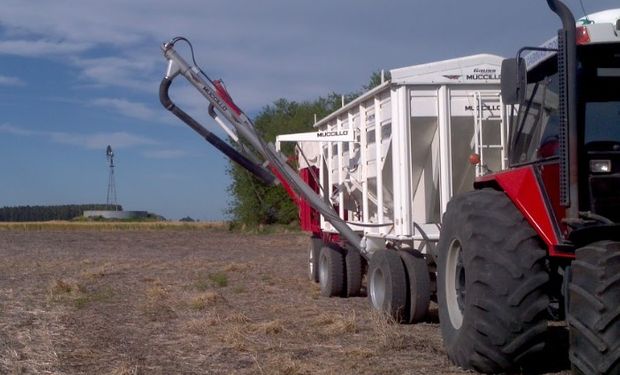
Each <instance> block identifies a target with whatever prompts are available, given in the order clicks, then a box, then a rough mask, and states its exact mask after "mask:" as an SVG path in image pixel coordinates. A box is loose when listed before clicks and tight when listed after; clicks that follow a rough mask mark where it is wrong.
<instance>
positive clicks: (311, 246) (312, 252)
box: [308, 236, 323, 283]
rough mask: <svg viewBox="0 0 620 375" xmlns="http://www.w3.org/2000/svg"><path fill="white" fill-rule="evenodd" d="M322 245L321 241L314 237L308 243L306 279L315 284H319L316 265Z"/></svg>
mask: <svg viewBox="0 0 620 375" xmlns="http://www.w3.org/2000/svg"><path fill="white" fill-rule="evenodd" d="M322 245H323V240H321V239H320V238H319V237H316V236H312V237H310V241H308V278H309V279H310V280H311V281H314V282H315V283H318V282H319V267H318V264H319V255H320V254H321V246H322Z"/></svg>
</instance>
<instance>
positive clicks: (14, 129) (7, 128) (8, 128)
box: [0, 124, 36, 136]
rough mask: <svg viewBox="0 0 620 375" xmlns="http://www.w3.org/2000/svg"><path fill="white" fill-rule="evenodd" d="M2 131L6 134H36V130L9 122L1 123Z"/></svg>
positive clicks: (0, 130) (0, 131) (0, 129)
mask: <svg viewBox="0 0 620 375" xmlns="http://www.w3.org/2000/svg"><path fill="white" fill-rule="evenodd" d="M0 133H6V134H11V135H18V136H31V135H36V132H33V131H31V130H28V129H24V128H20V127H18V126H13V125H9V124H0Z"/></svg>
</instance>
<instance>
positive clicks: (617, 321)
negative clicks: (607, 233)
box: [567, 241, 620, 375]
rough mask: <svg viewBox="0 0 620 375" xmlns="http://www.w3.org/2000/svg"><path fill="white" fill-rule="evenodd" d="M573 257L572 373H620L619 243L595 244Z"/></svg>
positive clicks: (570, 301) (569, 314)
mask: <svg viewBox="0 0 620 375" xmlns="http://www.w3.org/2000/svg"><path fill="white" fill-rule="evenodd" d="M575 255H576V260H575V261H574V262H573V263H572V266H571V280H570V282H569V287H568V288H569V293H570V294H569V295H570V298H569V302H568V314H567V320H568V327H569V332H570V349H569V358H570V361H571V363H572V365H573V370H575V372H576V373H580V372H581V373H584V374H597V375H599V374H605V375H608V374H620V307H618V301H620V242H615V241H600V242H595V243H593V244H590V245H588V246H585V247H583V248H581V249H578V250H577V251H576V253H575Z"/></svg>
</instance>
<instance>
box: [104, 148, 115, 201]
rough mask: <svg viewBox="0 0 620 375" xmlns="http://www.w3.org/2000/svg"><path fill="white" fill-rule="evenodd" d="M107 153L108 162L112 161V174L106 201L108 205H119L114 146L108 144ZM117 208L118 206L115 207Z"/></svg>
mask: <svg viewBox="0 0 620 375" xmlns="http://www.w3.org/2000/svg"><path fill="white" fill-rule="evenodd" d="M105 153H106V157H107V158H108V163H110V175H109V178H108V195H107V198H106V203H107V204H108V205H114V206H117V202H116V181H115V180H114V151H112V146H110V145H108V148H107V149H106V152H105ZM115 209H117V208H116V207H115Z"/></svg>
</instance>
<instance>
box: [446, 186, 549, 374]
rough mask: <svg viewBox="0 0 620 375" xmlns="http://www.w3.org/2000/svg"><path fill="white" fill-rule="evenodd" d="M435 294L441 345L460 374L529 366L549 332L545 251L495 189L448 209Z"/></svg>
mask: <svg viewBox="0 0 620 375" xmlns="http://www.w3.org/2000/svg"><path fill="white" fill-rule="evenodd" d="M438 247H439V257H438V268H437V276H438V279H437V294H438V296H437V297H438V303H439V321H440V325H441V333H442V336H443V342H444V347H445V348H446V351H447V353H448V356H449V357H450V359H451V360H452V361H453V362H454V363H455V364H456V365H458V366H460V367H462V368H465V369H474V370H477V371H480V372H485V373H497V372H506V371H509V370H511V369H514V368H515V367H518V366H523V365H528V364H532V360H533V359H535V358H533V355H534V354H537V353H540V352H541V351H542V350H543V348H544V344H545V336H546V332H547V306H548V304H549V297H548V296H547V294H546V293H545V287H546V284H547V282H548V280H549V274H548V272H547V269H546V255H547V253H546V250H545V248H544V245H543V243H542V242H541V241H540V239H539V238H538V236H537V234H536V232H535V231H534V230H533V229H532V228H531V227H530V225H529V224H528V222H527V221H526V220H525V219H524V217H523V215H522V214H521V213H520V212H519V211H518V210H517V208H516V207H515V206H514V204H513V203H512V202H511V201H510V199H508V197H507V196H506V195H505V194H504V193H503V192H500V191H495V190H491V189H484V190H477V191H472V192H468V193H465V194H461V195H457V196H455V197H453V198H452V200H451V201H450V202H449V203H448V207H447V210H446V213H445V215H444V217H443V225H442V229H441V236H440V240H439V244H438Z"/></svg>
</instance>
